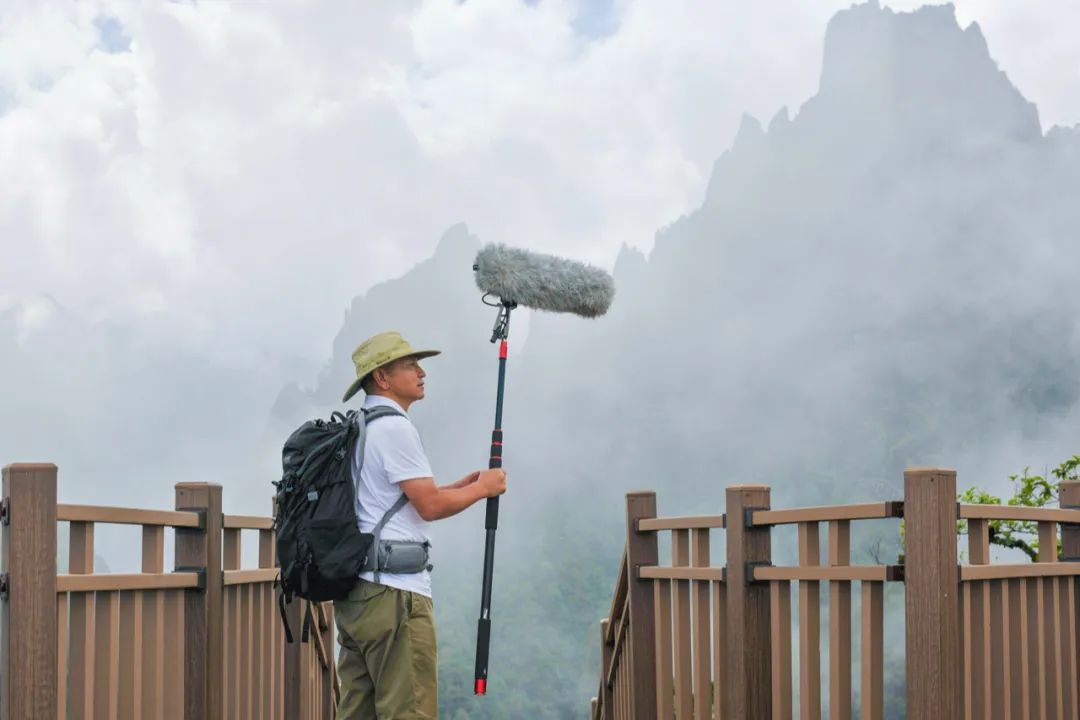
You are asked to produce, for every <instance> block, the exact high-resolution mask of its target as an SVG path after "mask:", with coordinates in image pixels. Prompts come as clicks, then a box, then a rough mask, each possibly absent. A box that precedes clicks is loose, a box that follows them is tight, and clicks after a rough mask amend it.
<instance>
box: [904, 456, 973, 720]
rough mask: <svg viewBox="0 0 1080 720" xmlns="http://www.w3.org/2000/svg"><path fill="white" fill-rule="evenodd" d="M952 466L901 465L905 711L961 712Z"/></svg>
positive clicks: (933, 718) (947, 717)
mask: <svg viewBox="0 0 1080 720" xmlns="http://www.w3.org/2000/svg"><path fill="white" fill-rule="evenodd" d="M957 514H958V513H957V502H956V471H955V470H944V469H940V468H916V469H909V470H905V471H904V538H905V550H904V555H905V562H904V598H905V610H906V614H905V632H906V635H907V638H906V639H907V714H908V717H911V718H919V719H920V720H953V719H954V718H958V717H960V716H961V693H962V692H963V684H962V682H961V676H960V663H961V660H962V656H961V652H960V650H961V637H960V568H959V565H958V564H957V558H956V520H957Z"/></svg>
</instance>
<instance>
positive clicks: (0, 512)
mask: <svg viewBox="0 0 1080 720" xmlns="http://www.w3.org/2000/svg"><path fill="white" fill-rule="evenodd" d="M0 522H3V524H4V525H10V524H11V498H4V499H3V501H0Z"/></svg>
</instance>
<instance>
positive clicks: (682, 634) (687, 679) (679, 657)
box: [671, 530, 694, 720]
mask: <svg viewBox="0 0 1080 720" xmlns="http://www.w3.org/2000/svg"><path fill="white" fill-rule="evenodd" d="M671 564H672V566H674V567H685V566H687V565H689V564H690V531H689V530H672V531H671ZM672 584H673V586H674V590H675V598H674V601H673V603H672V618H673V629H672V637H673V640H674V643H673V650H674V653H675V717H677V718H678V719H679V720H690V718H691V717H692V713H693V711H694V710H693V676H692V674H691V667H690V662H691V656H690V649H691V645H690V581H689V580H674V581H673V582H672Z"/></svg>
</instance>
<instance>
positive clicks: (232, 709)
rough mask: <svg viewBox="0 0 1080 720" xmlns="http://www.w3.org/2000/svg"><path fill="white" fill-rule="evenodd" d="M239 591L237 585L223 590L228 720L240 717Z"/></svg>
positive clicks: (226, 710)
mask: <svg viewBox="0 0 1080 720" xmlns="http://www.w3.org/2000/svg"><path fill="white" fill-rule="evenodd" d="M239 590H240V586H239V585H229V586H228V587H226V588H225V589H224V603H225V612H224V615H223V616H222V625H223V627H224V633H225V663H224V671H225V717H226V718H228V719H229V720H236V719H237V718H239V717H240V688H239V682H238V681H239V675H240V674H239V672H238V669H239V667H240V625H239V623H238V622H237V601H238V593H239Z"/></svg>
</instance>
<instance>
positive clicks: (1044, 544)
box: [1039, 522, 1058, 563]
mask: <svg viewBox="0 0 1080 720" xmlns="http://www.w3.org/2000/svg"><path fill="white" fill-rule="evenodd" d="M1057 560H1058V546H1057V523H1052V522H1040V523H1039V562H1041V563H1045V562H1057Z"/></svg>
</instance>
